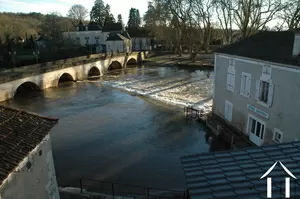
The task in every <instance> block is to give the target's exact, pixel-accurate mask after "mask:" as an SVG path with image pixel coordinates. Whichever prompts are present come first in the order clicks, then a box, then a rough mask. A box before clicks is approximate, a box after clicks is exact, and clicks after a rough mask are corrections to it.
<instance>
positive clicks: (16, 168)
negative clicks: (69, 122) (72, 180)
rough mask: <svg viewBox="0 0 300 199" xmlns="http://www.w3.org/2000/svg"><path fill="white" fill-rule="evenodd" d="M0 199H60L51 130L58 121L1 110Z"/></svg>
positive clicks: (7, 109) (10, 110)
mask: <svg viewBox="0 0 300 199" xmlns="http://www.w3.org/2000/svg"><path fill="white" fill-rule="evenodd" d="M0 112H1V114H0V129H1V131H0V198H3V199H54V198H55V199H59V198H60V197H59V192H58V186H57V182H56V175H55V169H54V163H53V157H52V149H51V140H50V136H49V131H50V129H51V128H52V127H53V126H54V125H55V124H56V123H57V119H51V118H46V117H42V116H38V115H35V114H32V113H28V112H25V111H22V110H18V109H13V108H8V107H5V106H0Z"/></svg>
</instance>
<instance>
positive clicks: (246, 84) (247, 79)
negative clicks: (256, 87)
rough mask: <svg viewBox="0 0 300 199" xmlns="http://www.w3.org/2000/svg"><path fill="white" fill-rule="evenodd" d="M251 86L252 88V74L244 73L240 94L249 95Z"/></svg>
mask: <svg viewBox="0 0 300 199" xmlns="http://www.w3.org/2000/svg"><path fill="white" fill-rule="evenodd" d="M250 88H251V75H250V74H248V73H242V77H241V92H240V94H241V95H243V96H245V97H249V96H250Z"/></svg>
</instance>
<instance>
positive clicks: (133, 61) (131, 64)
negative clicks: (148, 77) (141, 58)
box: [126, 57, 137, 66]
mask: <svg viewBox="0 0 300 199" xmlns="http://www.w3.org/2000/svg"><path fill="white" fill-rule="evenodd" d="M135 65H137V60H136V59H135V58H133V57H131V58H130V59H129V60H128V61H127V63H126V66H135Z"/></svg>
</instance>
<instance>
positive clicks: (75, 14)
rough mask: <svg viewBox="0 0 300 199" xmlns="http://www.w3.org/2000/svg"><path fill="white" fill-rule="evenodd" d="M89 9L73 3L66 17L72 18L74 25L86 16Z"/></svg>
mask: <svg viewBox="0 0 300 199" xmlns="http://www.w3.org/2000/svg"><path fill="white" fill-rule="evenodd" d="M88 13H89V11H88V10H87V9H86V8H85V7H84V6H83V5H80V4H75V5H73V6H72V7H71V8H70V9H69V11H68V17H69V18H71V19H72V23H73V25H74V26H76V25H78V23H79V22H80V21H83V20H85V19H86V17H87V16H88Z"/></svg>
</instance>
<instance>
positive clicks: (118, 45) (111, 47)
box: [106, 40, 125, 53]
mask: <svg viewBox="0 0 300 199" xmlns="http://www.w3.org/2000/svg"><path fill="white" fill-rule="evenodd" d="M106 48H107V53H111V51H113V52H114V53H117V52H118V50H119V52H120V53H123V52H125V49H124V41H123V40H117V41H106Z"/></svg>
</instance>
